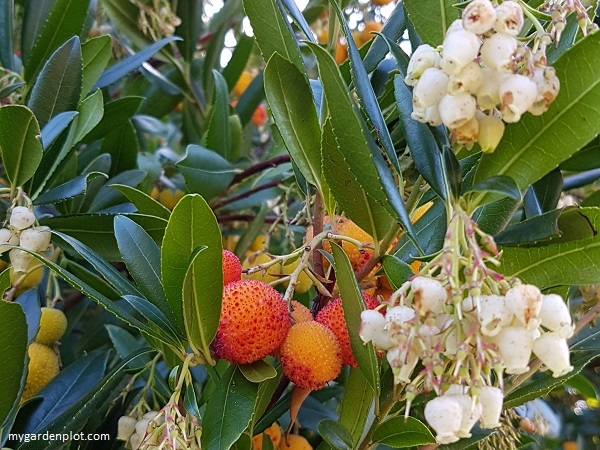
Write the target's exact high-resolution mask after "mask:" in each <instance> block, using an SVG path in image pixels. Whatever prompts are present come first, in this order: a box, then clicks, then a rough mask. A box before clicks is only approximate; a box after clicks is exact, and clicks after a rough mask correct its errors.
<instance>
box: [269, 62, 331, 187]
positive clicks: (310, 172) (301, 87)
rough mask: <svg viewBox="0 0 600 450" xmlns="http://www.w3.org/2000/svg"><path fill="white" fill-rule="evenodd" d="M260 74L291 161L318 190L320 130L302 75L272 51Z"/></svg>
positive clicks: (310, 96) (310, 94)
mask: <svg viewBox="0 0 600 450" xmlns="http://www.w3.org/2000/svg"><path fill="white" fill-rule="evenodd" d="M264 77H265V92H266V95H267V101H268V102H269V107H270V108H271V112H272V114H273V117H274V119H275V124H276V125H277V129H278V130H279V132H280V134H281V137H282V138H283V141H284V143H285V146H286V147H287V150H288V152H289V154H290V156H291V158H292V160H293V161H294V163H295V164H296V165H297V166H298V169H299V170H300V172H301V173H302V175H303V176H304V178H306V180H307V181H308V182H309V183H311V184H313V185H314V186H317V188H318V189H319V190H321V153H320V148H321V143H320V136H321V133H320V130H319V118H318V117H317V110H316V108H315V103H314V101H313V96H312V92H311V90H310V86H309V84H308V80H307V79H306V75H305V74H304V73H302V72H300V71H299V70H298V68H297V67H296V66H295V65H294V64H292V63H291V62H290V61H288V60H286V59H284V58H283V57H282V56H281V55H280V54H279V53H275V54H273V56H271V58H270V59H269V62H268V63H267V67H266V68H265V72H264ZM290 86H293V88H290Z"/></svg>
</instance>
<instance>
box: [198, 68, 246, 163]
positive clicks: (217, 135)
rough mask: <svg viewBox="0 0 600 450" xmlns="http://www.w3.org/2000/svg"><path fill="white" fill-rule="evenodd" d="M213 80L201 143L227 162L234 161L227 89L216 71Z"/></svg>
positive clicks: (221, 76) (225, 83) (223, 80)
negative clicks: (211, 97) (211, 100)
mask: <svg viewBox="0 0 600 450" xmlns="http://www.w3.org/2000/svg"><path fill="white" fill-rule="evenodd" d="M212 74H213V77H214V79H215V83H214V94H213V103H212V105H211V107H210V111H209V115H208V120H207V130H206V134H205V135H204V139H203V141H204V142H205V143H206V147H208V148H209V149H211V150H213V151H215V152H217V153H218V154H220V155H221V156H222V157H223V158H225V159H226V160H227V161H230V162H233V161H236V160H237V158H238V155H236V154H234V153H233V149H232V146H231V130H230V127H229V89H228V88H227V82H226V81H225V79H224V78H223V75H221V74H220V73H219V72H217V71H216V70H213V72H212Z"/></svg>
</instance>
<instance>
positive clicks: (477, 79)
mask: <svg viewBox="0 0 600 450" xmlns="http://www.w3.org/2000/svg"><path fill="white" fill-rule="evenodd" d="M482 77H483V72H482V71H481V67H480V66H479V64H477V63H476V62H474V61H472V62H470V63H469V64H467V65H466V66H465V67H464V68H463V69H462V70H461V71H460V72H458V73H457V74H455V75H452V76H451V77H450V82H449V83H448V94H451V95H460V94H472V93H475V92H476V91H477V89H478V88H479V86H480V85H481V80H482Z"/></svg>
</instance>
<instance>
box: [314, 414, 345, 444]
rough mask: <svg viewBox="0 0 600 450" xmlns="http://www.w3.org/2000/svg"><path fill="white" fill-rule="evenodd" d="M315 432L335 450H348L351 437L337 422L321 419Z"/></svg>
mask: <svg viewBox="0 0 600 450" xmlns="http://www.w3.org/2000/svg"><path fill="white" fill-rule="evenodd" d="M317 430H318V431H319V434H320V435H321V437H322V438H323V439H324V440H325V442H327V443H328V444H329V445H331V446H332V447H333V448H334V449H336V450H350V449H351V448H353V447H352V436H351V435H350V432H349V431H348V430H347V429H346V428H345V427H344V426H343V425H342V424H341V423H339V422H337V421H335V420H332V419H323V420H321V421H320V422H319V425H318V426H317Z"/></svg>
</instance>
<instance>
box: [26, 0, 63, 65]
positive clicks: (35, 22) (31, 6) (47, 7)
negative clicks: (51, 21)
mask: <svg viewBox="0 0 600 450" xmlns="http://www.w3.org/2000/svg"><path fill="white" fill-rule="evenodd" d="M55 1H56V0H25V1H24V2H23V3H24V5H23V6H24V9H25V11H24V14H23V26H22V27H21V36H20V37H21V60H22V61H23V62H26V61H27V60H28V59H29V54H30V53H31V49H32V48H33V44H34V43H35V41H36V39H37V37H38V36H39V34H40V31H41V30H42V27H43V26H44V24H45V23H46V20H47V19H48V16H49V15H50V11H52V6H53V5H54V2H55Z"/></svg>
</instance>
